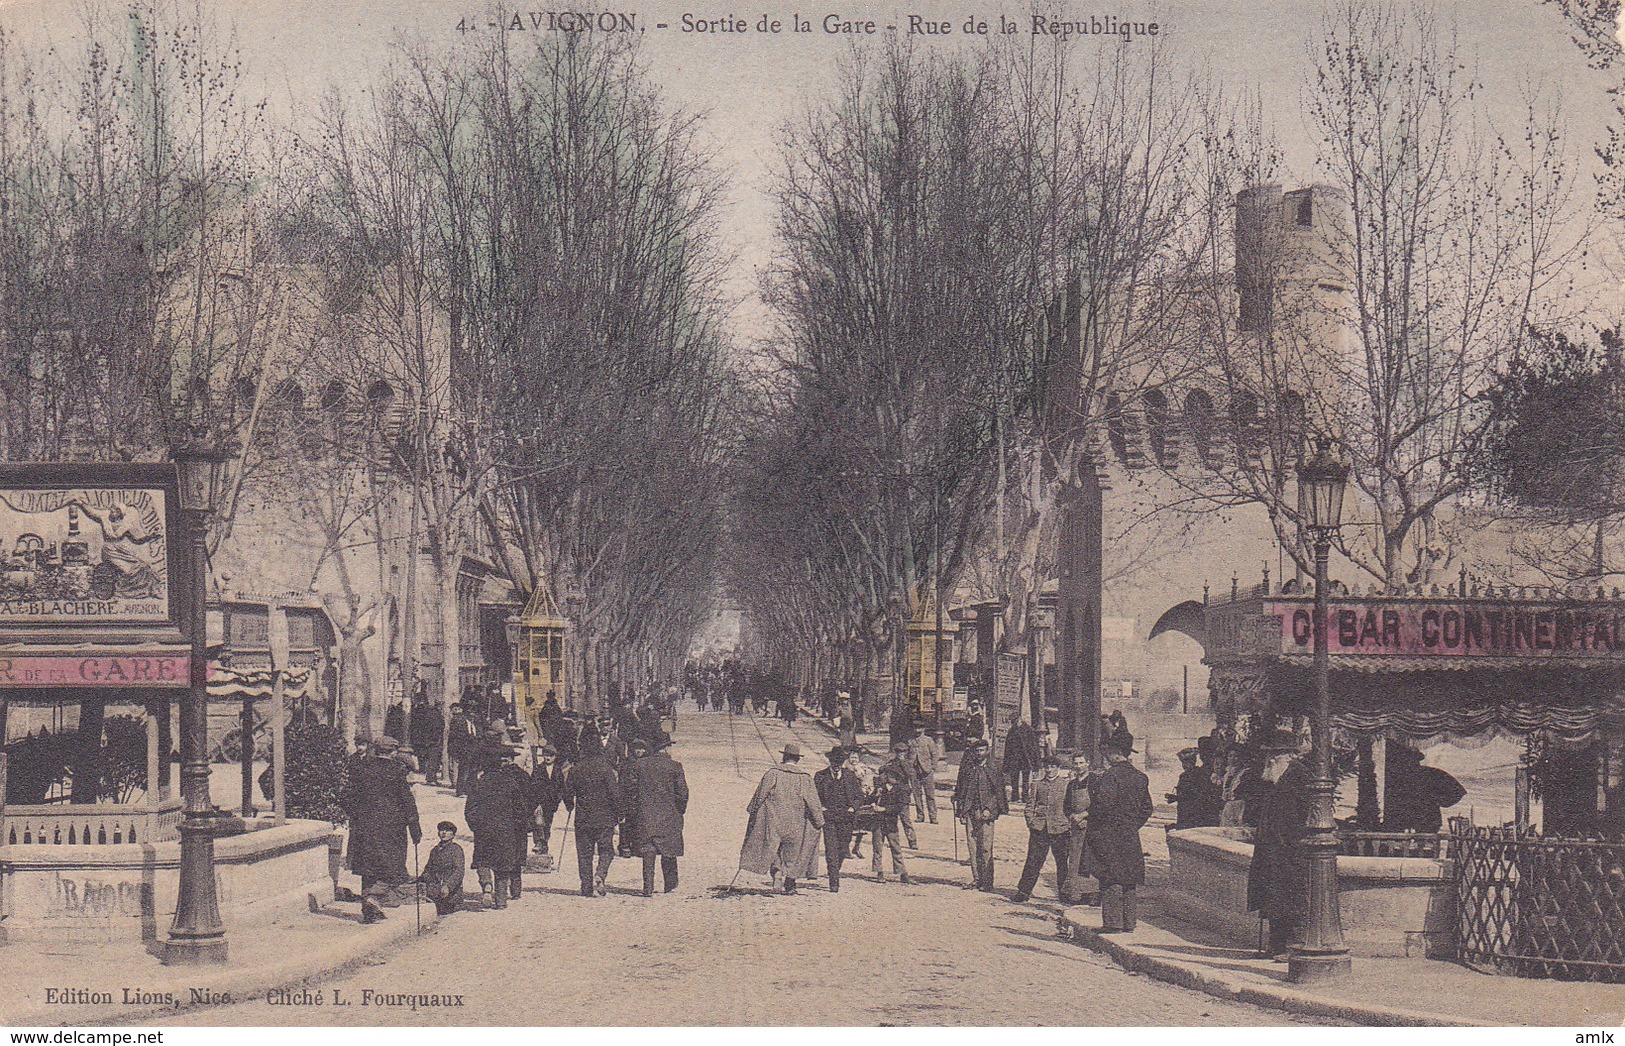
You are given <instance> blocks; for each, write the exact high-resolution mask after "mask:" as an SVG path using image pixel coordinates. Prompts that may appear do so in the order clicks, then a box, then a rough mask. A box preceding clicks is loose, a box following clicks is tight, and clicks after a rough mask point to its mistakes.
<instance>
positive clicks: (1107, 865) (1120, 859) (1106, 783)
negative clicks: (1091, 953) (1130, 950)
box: [1084, 735, 1151, 933]
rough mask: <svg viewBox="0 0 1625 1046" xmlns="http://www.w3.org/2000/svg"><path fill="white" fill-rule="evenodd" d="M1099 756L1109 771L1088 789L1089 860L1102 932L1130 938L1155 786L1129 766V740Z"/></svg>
mask: <svg viewBox="0 0 1625 1046" xmlns="http://www.w3.org/2000/svg"><path fill="white" fill-rule="evenodd" d="M1100 750H1101V754H1102V755H1103V756H1104V757H1105V759H1106V769H1105V771H1104V772H1103V773H1101V774H1100V775H1099V776H1097V777H1096V778H1095V779H1094V780H1093V781H1091V782H1090V784H1089V830H1088V835H1087V837H1086V839H1085V842H1084V848H1085V859H1086V860H1087V861H1088V862H1089V864H1090V867H1091V868H1092V869H1093V870H1094V873H1095V878H1096V879H1098V880H1099V881H1100V922H1101V928H1100V932H1101V933H1129V932H1131V931H1133V929H1134V924H1135V920H1136V916H1137V911H1136V909H1137V907H1138V896H1137V891H1138V889H1139V887H1140V886H1141V885H1143V884H1144V883H1145V851H1144V850H1142V849H1141V848H1140V829H1141V828H1143V827H1145V823H1146V822H1147V821H1149V820H1151V784H1150V782H1149V781H1148V780H1147V779H1146V776H1145V774H1143V773H1141V772H1140V771H1139V770H1138V769H1136V768H1135V767H1134V764H1132V763H1130V762H1129V755H1130V754H1131V753H1132V752H1133V751H1134V748H1133V746H1132V744H1130V743H1129V742H1128V741H1127V739H1126V738H1124V737H1121V736H1117V735H1114V736H1112V737H1110V738H1107V739H1105V740H1103V741H1102V742H1101V744H1100Z"/></svg>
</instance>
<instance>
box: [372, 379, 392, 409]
mask: <svg viewBox="0 0 1625 1046" xmlns="http://www.w3.org/2000/svg"><path fill="white" fill-rule="evenodd" d="M394 405H395V386H393V385H391V384H390V383H389V382H387V381H385V380H384V379H382V378H379V379H378V380H377V381H375V382H373V383H372V384H371V385H368V386H367V407H368V408H369V409H370V410H371V411H372V412H373V413H375V414H383V413H385V412H386V411H388V410H389V408H390V407H392V406H394Z"/></svg>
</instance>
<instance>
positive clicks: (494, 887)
mask: <svg viewBox="0 0 1625 1046" xmlns="http://www.w3.org/2000/svg"><path fill="white" fill-rule="evenodd" d="M477 753H478V754H476V755H475V756H473V757H472V758H474V759H476V760H478V761H479V762H480V763H481V764H483V765H482V766H481V769H480V770H479V772H478V774H477V775H476V776H475V778H474V780H473V781H472V782H471V783H470V785H469V789H468V800H467V802H465V803H464V805H463V819H464V820H465V821H467V822H468V827H469V830H470V831H471V832H473V833H474V860H473V862H472V863H473V865H474V874H475V875H477V876H479V880H480V893H481V894H482V895H483V899H484V900H485V902H486V903H487V904H488V905H490V906H491V907H493V908H506V907H507V906H508V901H509V900H510V899H512V900H518V898H519V887H520V880H519V868H520V862H521V861H523V860H524V849H523V843H522V839H523V838H524V835H523V833H524V832H525V831H526V830H527V829H528V828H529V827H530V796H529V792H530V788H529V784H530V782H529V779H528V777H527V775H526V774H525V772H524V771H523V770H521V769H520V768H519V767H517V766H515V765H514V762H513V751H512V750H511V749H508V748H505V747H501V746H498V745H485V746H482V747H481V748H480V749H478V750H477Z"/></svg>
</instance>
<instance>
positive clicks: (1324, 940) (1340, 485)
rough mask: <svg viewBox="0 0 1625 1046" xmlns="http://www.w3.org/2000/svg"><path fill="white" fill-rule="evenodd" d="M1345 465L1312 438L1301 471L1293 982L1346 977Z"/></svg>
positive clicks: (1327, 444) (1326, 444) (1329, 446)
mask: <svg viewBox="0 0 1625 1046" xmlns="http://www.w3.org/2000/svg"><path fill="white" fill-rule="evenodd" d="M1348 475H1349V470H1348V466H1347V465H1345V464H1343V462H1342V461H1340V460H1339V459H1338V457H1337V456H1336V455H1335V453H1334V452H1333V446H1332V443H1331V441H1330V440H1328V439H1317V440H1316V441H1315V450H1314V455H1313V457H1311V458H1310V459H1309V460H1308V461H1306V462H1304V463H1303V464H1301V465H1300V466H1299V468H1298V514H1299V518H1300V519H1301V520H1303V522H1304V525H1305V526H1307V527H1308V528H1309V534H1310V538H1311V540H1312V541H1313V542H1314V548H1315V637H1314V638H1315V705H1314V709H1313V711H1312V715H1311V717H1310V718H1311V720H1312V726H1313V732H1314V752H1313V759H1312V763H1313V765H1312V767H1311V771H1310V773H1311V780H1310V782H1309V824H1308V829H1309V831H1308V835H1307V837H1306V838H1305V839H1304V848H1305V850H1306V851H1307V855H1308V859H1309V915H1308V919H1307V922H1306V924H1305V926H1304V939H1303V943H1302V944H1295V945H1293V946H1292V951H1291V954H1290V957H1289V959H1288V966H1287V974H1288V976H1289V977H1290V978H1291V979H1292V980H1293V981H1296V982H1299V983H1313V982H1316V981H1328V980H1335V979H1337V978H1340V977H1344V976H1346V975H1347V974H1348V972H1349V950H1348V946H1347V945H1345V944H1344V943H1343V917H1342V913H1341V911H1339V909H1338V904H1337V824H1336V822H1335V821H1334V820H1333V816H1332V815H1333V811H1334V803H1335V800H1336V796H1337V780H1336V778H1334V777H1333V776H1332V739H1331V715H1332V710H1331V691H1332V687H1331V648H1330V636H1329V634H1328V626H1329V625H1330V621H1329V618H1330V616H1331V598H1330V593H1329V592H1328V591H1327V581H1326V559H1327V556H1328V555H1329V554H1330V552H1331V545H1332V534H1333V533H1334V532H1335V531H1336V530H1337V529H1338V527H1339V526H1340V525H1341V524H1342V519H1343V491H1344V488H1345V486H1346V485H1347V483H1348Z"/></svg>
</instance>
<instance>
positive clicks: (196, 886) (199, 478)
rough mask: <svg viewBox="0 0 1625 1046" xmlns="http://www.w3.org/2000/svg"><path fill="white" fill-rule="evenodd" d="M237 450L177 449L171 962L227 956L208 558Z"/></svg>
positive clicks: (167, 953) (212, 446)
mask: <svg viewBox="0 0 1625 1046" xmlns="http://www.w3.org/2000/svg"><path fill="white" fill-rule="evenodd" d="M235 451H236V447H235V446H233V445H231V444H218V443H213V442H210V441H208V440H205V439H195V440H191V441H188V442H187V443H184V444H182V445H180V446H178V447H176V448H175V450H174V451H173V453H172V455H171V456H172V457H173V458H174V460H175V473H176V476H177V478H178V479H179V481H180V506H181V513H182V515H183V517H184V518H185V520H186V532H187V540H188V543H189V553H190V554H189V555H188V556H187V557H186V559H187V562H188V564H189V566H190V577H188V579H187V581H188V586H187V587H188V590H189V594H190V600H189V602H190V607H189V610H188V613H187V621H188V625H189V627H190V628H191V632H192V637H191V638H192V657H191V662H192V672H191V685H190V686H189V687H187V689H186V693H185V696H184V697H183V698H182V700H181V721H180V727H181V738H180V741H181V802H182V808H183V810H184V813H185V819H184V820H183V821H182V822H181V826H180V832H181V866H180V893H179V896H178V897H177V898H176V901H175V922H174V923H173V925H171V926H170V929H169V940H167V941H165V942H164V954H163V961H164V964H165V965H167V966H206V965H213V964H217V963H223V962H225V961H226V928H225V927H224V926H223V925H222V924H221V922H220V901H219V898H218V897H217V896H216V894H215V883H214V817H215V810H214V804H213V803H212V802H211V801H210V798H209V755H208V742H209V690H208V686H209V682H208V646H207V631H208V630H207V627H206V626H207V622H208V608H207V601H208V593H207V591H206V587H205V586H206V584H207V578H206V576H205V570H204V560H205V558H206V557H207V554H208V545H207V540H208V526H209V517H210V516H211V515H213V514H214V512H215V510H216V509H217V508H218V507H219V504H220V499H221V495H222V493H223V488H224V486H225V475H226V466H227V464H228V463H229V462H230V461H231V459H232V457H233V456H234V454H235Z"/></svg>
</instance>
